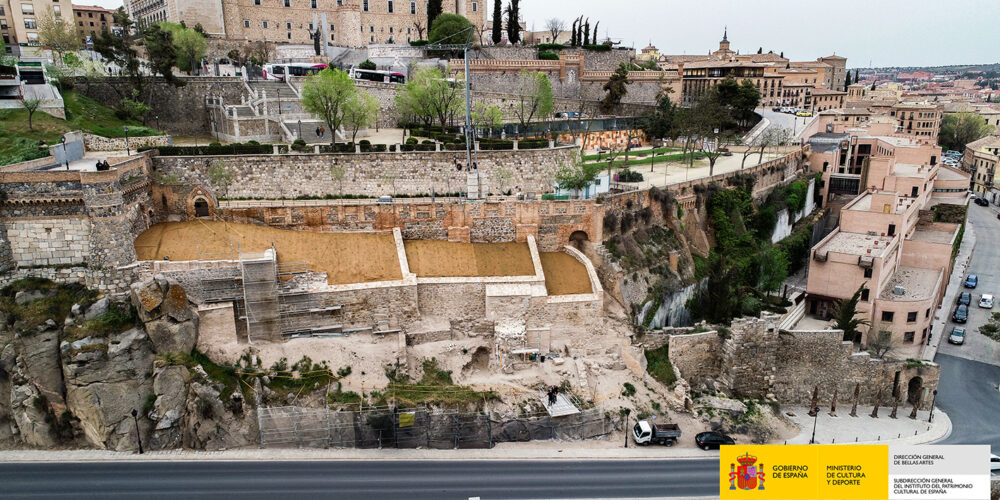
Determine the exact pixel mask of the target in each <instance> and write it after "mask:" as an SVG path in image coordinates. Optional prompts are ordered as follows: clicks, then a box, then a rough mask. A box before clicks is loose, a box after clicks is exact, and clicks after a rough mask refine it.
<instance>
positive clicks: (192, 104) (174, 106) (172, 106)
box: [74, 77, 247, 149]
mask: <svg viewBox="0 0 1000 500" xmlns="http://www.w3.org/2000/svg"><path fill="white" fill-rule="evenodd" d="M179 78H180V80H181V81H183V82H184V83H185V85H184V86H183V87H175V86H173V85H171V84H169V83H167V82H165V81H163V79H161V78H154V79H152V81H151V84H150V85H149V86H148V88H147V90H146V91H145V92H144V93H143V94H142V95H140V96H139V99H140V100H141V101H142V102H144V103H146V104H149V105H151V106H153V107H154V108H155V109H156V113H155V115H156V118H153V117H152V116H150V117H149V121H148V122H147V124H148V125H149V126H151V127H157V128H159V129H160V130H164V131H166V132H168V133H170V134H174V135H195V134H198V133H202V132H207V131H209V130H210V123H211V120H210V117H209V113H208V109H209V108H208V106H206V104H205V96H207V95H222V97H223V99H224V100H225V102H226V103H228V104H238V103H239V102H240V97H241V96H244V95H246V94H247V91H246V87H245V86H244V84H243V81H242V80H241V79H240V78H238V77H179ZM74 88H75V89H76V90H77V91H79V92H80V93H81V94H83V95H85V96H87V97H90V98H91V99H95V100H97V101H98V102H100V103H101V104H104V105H105V106H112V107H114V106H116V105H117V104H118V102H119V101H121V99H122V94H120V93H119V92H117V91H116V89H119V88H126V85H125V84H124V82H123V81H120V80H119V79H118V78H102V79H98V78H79V79H77V80H76V82H75V83H74ZM129 141H130V142H131V139H129ZM122 149H124V148H122Z"/></svg>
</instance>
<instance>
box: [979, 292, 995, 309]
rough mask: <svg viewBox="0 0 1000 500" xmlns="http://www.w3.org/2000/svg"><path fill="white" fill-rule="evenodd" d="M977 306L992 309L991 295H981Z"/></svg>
mask: <svg viewBox="0 0 1000 500" xmlns="http://www.w3.org/2000/svg"><path fill="white" fill-rule="evenodd" d="M979 307H982V308H986V309H993V296H992V295H990V294H986V293H984V294H983V296H982V297H981V298H980V299H979Z"/></svg>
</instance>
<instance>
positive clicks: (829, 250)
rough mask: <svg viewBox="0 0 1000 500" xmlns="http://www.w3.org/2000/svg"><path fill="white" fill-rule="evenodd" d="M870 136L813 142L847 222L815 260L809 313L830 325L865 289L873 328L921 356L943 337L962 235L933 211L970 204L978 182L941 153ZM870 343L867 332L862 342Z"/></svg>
mask: <svg viewBox="0 0 1000 500" xmlns="http://www.w3.org/2000/svg"><path fill="white" fill-rule="evenodd" d="M890 127H891V124H890ZM834 128H837V127H834ZM870 132H871V130H867V129H859V128H853V127H851V126H849V125H848V126H845V127H844V129H843V131H841V132H825V133H821V134H816V135H814V136H813V137H811V138H810V140H809V144H810V149H811V153H810V164H811V168H812V169H813V170H814V171H817V172H822V173H823V182H822V188H821V189H820V193H821V196H822V197H823V203H824V205H825V206H829V207H830V208H831V209H833V210H835V211H839V215H840V225H839V227H837V228H836V229H835V230H834V231H833V232H832V233H830V234H829V235H827V236H826V237H825V238H823V240H821V241H820V242H819V243H818V244H816V245H815V246H814V247H813V249H812V252H811V254H810V263H809V275H808V282H807V287H806V311H805V313H806V315H807V316H809V317H812V318H818V319H827V318H830V317H831V316H832V314H833V311H834V306H835V304H836V303H837V302H838V301H840V300H843V299H847V298H850V297H851V296H852V295H853V294H854V292H855V291H856V290H858V288H859V287H862V293H861V302H860V304H859V306H858V310H859V313H860V314H861V315H863V316H864V318H865V319H867V320H868V321H869V322H870V324H871V327H870V328H871V329H873V330H877V331H889V332H892V339H893V343H894V344H896V345H897V346H899V347H900V348H901V349H902V350H904V351H907V352H912V353H913V354H914V355H916V354H918V353H919V351H920V348H921V346H922V345H923V344H925V343H926V342H927V340H928V338H929V336H930V335H932V334H940V333H941V332H932V331H931V324H932V322H933V319H934V312H935V310H936V309H937V308H938V307H939V305H940V303H941V299H942V297H943V295H944V291H945V288H946V287H947V279H948V277H949V276H950V275H951V269H952V250H953V248H954V245H955V244H956V241H957V238H958V233H959V229H960V225H959V224H949V223H942V222H934V221H933V220H934V217H933V213H932V212H931V211H930V209H931V207H933V206H934V205H936V204H938V203H951V204H960V205H965V204H966V203H967V202H968V186H969V176H968V174H966V173H964V172H962V171H960V170H958V169H954V168H950V167H947V166H945V165H942V164H940V163H938V158H940V155H941V148H939V147H936V146H930V145H928V144H925V143H923V142H922V141H918V140H916V139H915V138H910V137H899V136H879V135H869V134H870ZM866 330H868V329H867V328H866ZM868 337H869V332H868V331H865V332H864V333H863V337H862V339H860V340H861V342H862V343H864V342H866V341H867V339H868Z"/></svg>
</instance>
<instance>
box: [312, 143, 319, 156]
mask: <svg viewBox="0 0 1000 500" xmlns="http://www.w3.org/2000/svg"><path fill="white" fill-rule="evenodd" d="M313 153H316V154H319V144H313Z"/></svg>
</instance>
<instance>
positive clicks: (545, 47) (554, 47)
mask: <svg viewBox="0 0 1000 500" xmlns="http://www.w3.org/2000/svg"><path fill="white" fill-rule="evenodd" d="M535 48H536V49H538V50H549V51H551V50H562V49H565V48H566V46H565V45H563V44H561V43H540V44H538V45H536V46H535Z"/></svg>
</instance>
